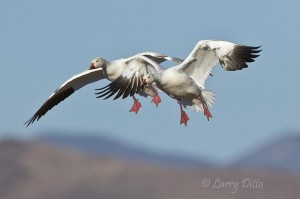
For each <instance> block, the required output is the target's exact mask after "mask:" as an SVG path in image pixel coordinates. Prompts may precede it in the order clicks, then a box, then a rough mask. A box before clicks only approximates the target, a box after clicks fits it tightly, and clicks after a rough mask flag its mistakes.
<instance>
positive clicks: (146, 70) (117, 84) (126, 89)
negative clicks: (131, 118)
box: [96, 55, 163, 100]
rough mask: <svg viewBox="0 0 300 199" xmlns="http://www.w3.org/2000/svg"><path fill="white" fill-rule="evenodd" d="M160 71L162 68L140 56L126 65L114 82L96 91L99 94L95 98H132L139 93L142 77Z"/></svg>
mask: <svg viewBox="0 0 300 199" xmlns="http://www.w3.org/2000/svg"><path fill="white" fill-rule="evenodd" d="M162 69H163V68H162V67H161V66H160V65H159V64H158V63H157V62H155V61H154V60H152V59H150V58H149V57H148V56H144V55H140V56H139V57H138V58H136V59H133V60H131V61H130V63H128V67H127V69H126V70H125V71H124V72H123V73H122V75H120V76H119V77H118V78H117V79H116V80H114V81H112V82H111V83H110V84H108V85H107V86H105V87H103V88H100V89H96V90H99V92H98V93H96V94H97V95H98V96H97V98H101V97H104V99H107V98H109V97H111V96H113V95H114V94H116V93H117V94H116V96H115V97H114V100H115V99H118V98H119V97H121V96H122V98H123V99H124V98H126V97H128V96H133V95H134V94H135V93H139V92H140V91H141V89H142V87H143V85H142V79H143V77H144V75H146V74H150V73H155V72H157V71H159V70H162Z"/></svg>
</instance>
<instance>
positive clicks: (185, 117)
mask: <svg viewBox="0 0 300 199" xmlns="http://www.w3.org/2000/svg"><path fill="white" fill-rule="evenodd" d="M178 104H179V106H180V115H181V117H180V124H182V123H183V124H184V125H185V126H186V125H187V122H188V120H190V118H189V116H188V115H187V114H186V113H185V112H184V110H183V108H182V104H181V100H178Z"/></svg>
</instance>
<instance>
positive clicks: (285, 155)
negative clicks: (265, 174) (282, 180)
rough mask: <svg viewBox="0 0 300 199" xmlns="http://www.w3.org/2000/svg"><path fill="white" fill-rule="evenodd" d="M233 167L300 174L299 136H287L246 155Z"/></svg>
mask: <svg viewBox="0 0 300 199" xmlns="http://www.w3.org/2000/svg"><path fill="white" fill-rule="evenodd" d="M233 167H238V168H248V169H256V170H257V169H259V170H274V171H283V172H293V173H300V136H299V135H296V134H289V135H286V136H283V137H281V138H279V139H276V140H274V141H272V142H270V143H269V144H266V145H263V146H261V147H259V148H258V149H255V150H254V151H252V152H250V153H249V154H246V155H245V156H243V157H242V158H240V159H238V160H237V161H236V162H235V163H234V164H233Z"/></svg>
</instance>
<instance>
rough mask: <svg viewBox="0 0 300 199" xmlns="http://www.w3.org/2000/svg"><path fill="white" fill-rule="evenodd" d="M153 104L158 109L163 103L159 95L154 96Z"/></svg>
mask: <svg viewBox="0 0 300 199" xmlns="http://www.w3.org/2000/svg"><path fill="white" fill-rule="evenodd" d="M151 102H153V103H154V104H155V105H156V107H158V104H159V103H160V102H161V100H160V97H159V96H158V94H157V93H155V94H154V96H153V98H152V101H151Z"/></svg>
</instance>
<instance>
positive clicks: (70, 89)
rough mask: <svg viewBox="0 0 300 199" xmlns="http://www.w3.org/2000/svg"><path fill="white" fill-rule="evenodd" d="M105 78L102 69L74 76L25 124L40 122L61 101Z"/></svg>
mask: <svg viewBox="0 0 300 199" xmlns="http://www.w3.org/2000/svg"><path fill="white" fill-rule="evenodd" d="M103 78H104V73H103V70H102V68H98V69H93V70H86V71H83V72H81V73H79V74H77V75H74V76H73V77H71V78H70V79H68V80H67V81H66V82H65V83H63V84H62V85H61V86H60V87H59V88H58V89H57V90H56V91H54V93H52V95H50V97H49V98H48V99H47V100H46V102H45V103H44V104H43V105H42V106H41V107H40V108H39V109H38V111H37V112H36V113H35V114H34V115H33V116H32V117H31V118H30V119H29V120H28V121H27V122H26V123H25V124H24V125H26V126H27V127H28V126H29V125H30V124H32V123H33V122H34V121H35V120H37V121H38V120H39V119H40V118H41V117H42V116H43V115H45V114H46V113H47V112H48V111H49V110H51V109H52V108H53V107H54V106H56V105H57V104H59V103H60V102H61V101H63V100H65V99H66V98H68V97H69V96H70V95H72V94H73V93H74V92H75V91H76V90H78V89H80V88H82V87H83V86H85V85H87V84H90V83H92V82H95V81H98V80H100V79H103Z"/></svg>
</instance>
